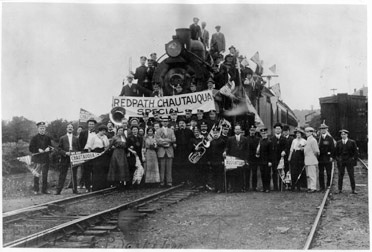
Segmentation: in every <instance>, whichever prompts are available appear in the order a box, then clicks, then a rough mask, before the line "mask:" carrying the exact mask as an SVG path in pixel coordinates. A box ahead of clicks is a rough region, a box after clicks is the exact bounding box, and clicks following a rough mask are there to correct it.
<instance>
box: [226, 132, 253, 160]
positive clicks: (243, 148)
mask: <svg viewBox="0 0 372 252" xmlns="http://www.w3.org/2000/svg"><path fill="white" fill-rule="evenodd" d="M248 150H249V146H248V140H247V138H246V137H244V136H240V142H239V143H238V142H237V141H236V137H235V136H232V137H229V138H228V139H227V144H226V155H228V156H234V157H237V158H240V159H243V160H248Z"/></svg>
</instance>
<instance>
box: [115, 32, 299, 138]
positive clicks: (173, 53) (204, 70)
mask: <svg viewBox="0 0 372 252" xmlns="http://www.w3.org/2000/svg"><path fill="white" fill-rule="evenodd" d="M165 52H166V55H167V56H168V57H167V58H165V59H164V60H162V61H161V62H158V65H157V67H156V68H155V70H154V73H153V76H152V80H151V82H152V83H157V84H159V85H160V86H161V87H162V89H163V95H164V96H170V95H174V94H175V89H176V87H177V86H180V87H182V89H183V90H189V89H190V85H191V83H194V84H195V85H196V87H197V90H198V91H201V90H206V89H207V82H208V80H209V79H210V78H212V79H213V77H214V74H215V69H214V68H213V66H212V62H213V59H212V57H211V55H210V54H209V52H208V51H207V50H206V49H205V46H204V44H203V43H202V42H201V41H198V40H192V39H191V32H190V29H188V28H179V29H176V35H174V36H173V38H172V40H171V41H169V42H168V43H166V44H165ZM162 57H163V56H162ZM256 72H257V69H256ZM239 74H240V73H239ZM261 74H262V69H261ZM259 75H260V74H259ZM259 75H255V78H256V85H255V87H253V88H251V89H250V90H249V91H246V92H247V95H248V96H239V94H238V93H236V94H237V97H238V99H236V100H235V102H239V103H241V102H242V101H243V102H244V100H246V99H250V102H251V103H252V104H253V106H254V107H255V109H256V110H257V112H258V115H259V116H260V117H261V119H262V121H263V124H264V125H265V126H266V127H267V128H268V129H269V133H271V129H272V126H273V125H274V124H275V123H276V122H281V123H283V124H287V125H289V126H290V127H291V128H294V127H297V121H298V120H297V118H296V116H295V114H294V113H293V111H292V110H291V109H290V108H289V107H288V106H287V105H286V104H285V103H284V102H283V101H281V100H278V101H275V103H276V104H273V103H272V101H271V99H270V97H273V96H275V94H274V93H273V92H272V91H271V89H269V88H267V87H265V83H266V82H265V81H264V80H263V78H262V77H261V76H259ZM235 82H236V86H237V87H239V86H240V87H242V86H243V82H244V80H243V79H238V80H237V79H235ZM241 90H242V89H241ZM248 97H249V98H248ZM224 99H230V98H227V97H224ZM233 104H234V101H230V106H231V107H233ZM273 105H275V106H273ZM224 109H225V110H226V109H229V108H226V107H224ZM219 116H220V117H225V118H226V117H227V116H224V115H222V113H220V115H219ZM123 117H124V113H123V111H121V110H120V109H118V108H113V109H112V111H111V115H110V119H111V120H114V121H120V120H121V119H122V118H123ZM227 119H228V120H229V121H231V122H232V124H233V125H234V124H235V123H239V124H241V125H242V128H244V129H249V127H250V125H253V124H255V114H254V113H253V112H252V111H248V110H246V112H244V113H242V114H240V115H237V116H233V117H231V118H227Z"/></svg>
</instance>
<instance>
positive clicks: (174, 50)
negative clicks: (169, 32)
mask: <svg viewBox="0 0 372 252" xmlns="http://www.w3.org/2000/svg"><path fill="white" fill-rule="evenodd" d="M165 51H166V53H167V54H168V56H169V57H177V56H178V55H180V54H181V51H182V44H181V42H180V41H178V40H172V41H170V42H169V43H168V44H166V45H165Z"/></svg>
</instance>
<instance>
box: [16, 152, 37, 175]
mask: <svg viewBox="0 0 372 252" xmlns="http://www.w3.org/2000/svg"><path fill="white" fill-rule="evenodd" d="M31 158H32V157H31V155H27V156H23V157H18V158H17V160H18V161H20V162H23V163H25V164H26V167H27V169H28V170H29V171H30V172H31V173H32V175H34V176H35V177H40V172H41V171H40V169H38V166H36V165H35V164H34V163H33V162H32V159H31Z"/></svg>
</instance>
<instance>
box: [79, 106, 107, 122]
mask: <svg viewBox="0 0 372 252" xmlns="http://www.w3.org/2000/svg"><path fill="white" fill-rule="evenodd" d="M90 118H94V119H95V120H96V121H97V122H98V123H99V122H101V121H102V118H101V117H97V116H95V115H94V114H93V113H91V112H89V111H87V110H85V109H82V108H81V109H80V116H79V121H80V122H87V121H88V120H89V119H90Z"/></svg>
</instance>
